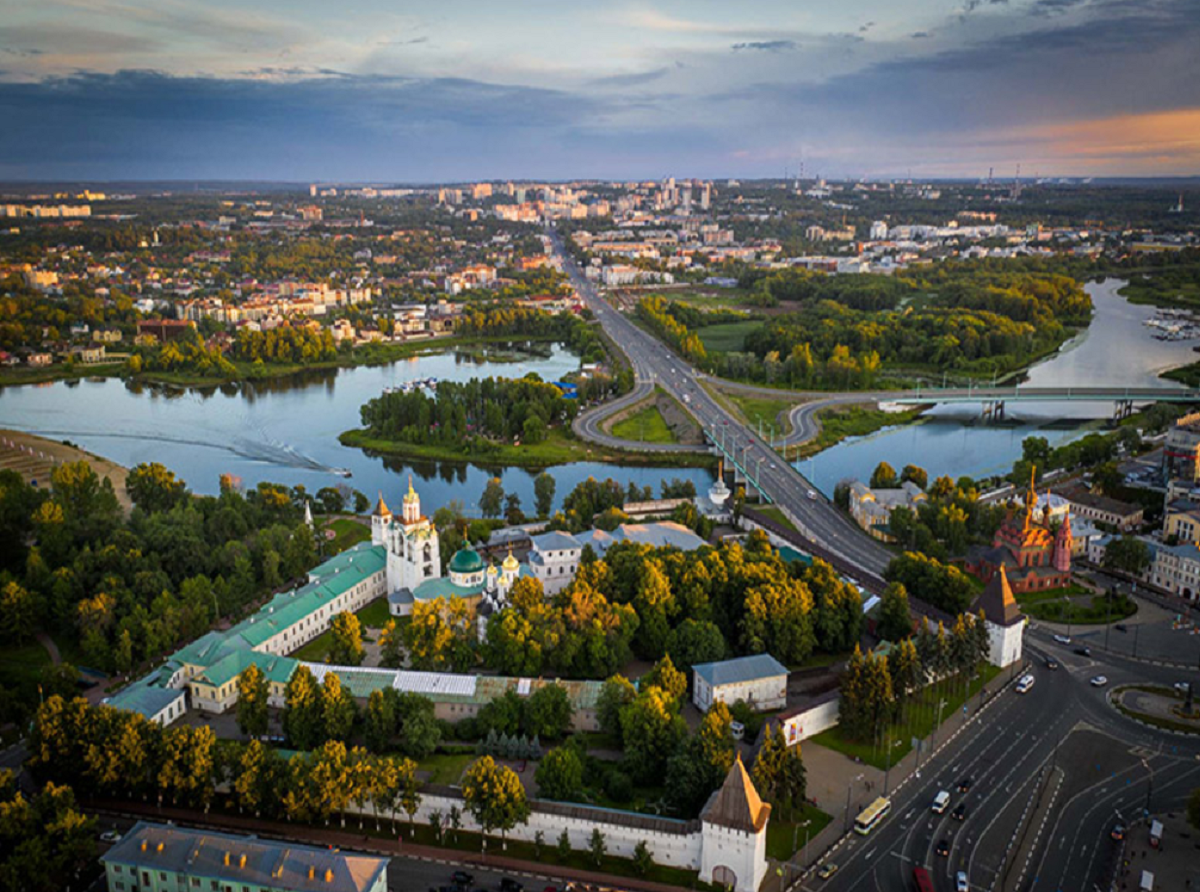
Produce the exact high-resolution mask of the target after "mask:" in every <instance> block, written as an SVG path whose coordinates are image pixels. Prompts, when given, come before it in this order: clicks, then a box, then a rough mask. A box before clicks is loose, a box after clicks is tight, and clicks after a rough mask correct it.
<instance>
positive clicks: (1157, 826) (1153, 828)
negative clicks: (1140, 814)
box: [1150, 821, 1163, 849]
mask: <svg viewBox="0 0 1200 892" xmlns="http://www.w3.org/2000/svg"><path fill="white" fill-rule="evenodd" d="M1162 835H1163V825H1162V821H1151V822H1150V845H1152V846H1153V847H1154V848H1156V849H1157V848H1158V847H1159V845H1160V844H1161V843H1162Z"/></svg>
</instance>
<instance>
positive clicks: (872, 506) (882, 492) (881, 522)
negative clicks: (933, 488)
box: [850, 480, 929, 542]
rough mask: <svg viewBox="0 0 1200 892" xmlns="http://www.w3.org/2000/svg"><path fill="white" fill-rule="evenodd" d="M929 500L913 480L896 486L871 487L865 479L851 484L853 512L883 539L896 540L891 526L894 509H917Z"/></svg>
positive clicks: (882, 540)
mask: <svg viewBox="0 0 1200 892" xmlns="http://www.w3.org/2000/svg"><path fill="white" fill-rule="evenodd" d="M928 500H929V497H928V496H927V495H925V493H924V492H923V491H922V489H921V487H919V486H917V485H916V484H915V483H913V482H912V481H911V480H905V481H904V482H903V483H902V484H900V486H899V487H897V488H895V489H871V487H869V486H867V485H866V484H865V483H863V482H862V481H859V480H855V481H854V483H852V484H851V485H850V516H851V517H853V518H854V520H855V522H856V523H858V525H859V526H860V527H862V528H863V529H864V530H866V531H867V532H868V533H869V534H870V535H871V536H872V538H875V539H878V540H879V541H881V542H895V541H896V539H895V536H893V535H892V531H891V528H890V527H889V526H888V521H889V520H891V516H892V512H893V511H894V510H895V509H896V508H899V507H901V506H903V507H905V508H909V509H911V510H912V511H914V512H915V511H916V510H917V508H918V507H919V506H920V505H921V504H922V503H923V502H926V501H928Z"/></svg>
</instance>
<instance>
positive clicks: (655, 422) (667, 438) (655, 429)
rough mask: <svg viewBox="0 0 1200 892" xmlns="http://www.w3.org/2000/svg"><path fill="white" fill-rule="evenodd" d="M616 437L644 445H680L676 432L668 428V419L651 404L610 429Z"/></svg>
mask: <svg viewBox="0 0 1200 892" xmlns="http://www.w3.org/2000/svg"><path fill="white" fill-rule="evenodd" d="M610 430H611V433H612V435H613V436H614V437H621V438H622V439H624V440H637V441H638V442H642V443H678V442H679V438H678V437H676V436H675V432H674V431H672V430H671V429H670V428H669V427H667V422H666V419H664V418H663V417H662V413H661V412H659V411H658V407H657V406H655V405H653V404H651V405H649V406H646V407H645V408H644V409H640V410H639V411H637V412H634V413H633V414H632V415H629V416H627V417H626V418H624V419H622V420H621V421H618V422H617V423H616V424H614V425H613V426H612V428H611V429H610Z"/></svg>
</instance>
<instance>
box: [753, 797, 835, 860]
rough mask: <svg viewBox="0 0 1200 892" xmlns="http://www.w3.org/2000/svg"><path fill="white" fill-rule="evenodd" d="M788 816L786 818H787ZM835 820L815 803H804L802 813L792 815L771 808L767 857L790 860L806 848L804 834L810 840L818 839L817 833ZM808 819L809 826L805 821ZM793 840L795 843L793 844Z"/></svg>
mask: <svg viewBox="0 0 1200 892" xmlns="http://www.w3.org/2000/svg"><path fill="white" fill-rule="evenodd" d="M785 818H786V820H785ZM832 820H833V815H829V814H826V813H825V812H823V811H821V809H819V808H817V807H816V806H815V805H808V804H807V803H806V804H805V805H804V809H803V811H802V812H801V813H800V814H797V815H792V814H789V813H788V812H786V811H784V810H782V809H781V810H780V811H779V813H778V814H776V813H775V809H772V810H771V820H770V822H769V823H768V824H767V857H768V858H774V859H775V860H777V861H790V860H791V858H792V856H793V855H794V854H795V853H796V852H799V851H801V850H802V849H803V848H804V835H805V834H806V833H807V834H808V838H809V841H812V840H813V839H816V837H817V834H819V833H820V832H821V831H822V830H824V829H825V827H826V825H828V824H829V822H830V821H832ZM805 821H808V826H807V827H805V826H804V822H805ZM793 841H794V842H795V845H793Z"/></svg>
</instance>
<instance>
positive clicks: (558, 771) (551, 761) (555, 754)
mask: <svg viewBox="0 0 1200 892" xmlns="http://www.w3.org/2000/svg"><path fill="white" fill-rule="evenodd" d="M535 777H536V779H537V783H538V789H539V790H540V791H541V794H542V795H543V796H545V797H547V798H549V799H559V800H562V801H567V802H569V801H572V800H576V799H578V798H579V794H580V793H581V792H582V790H583V760H582V759H580V758H579V751H578V750H577V749H576V748H575V747H574V746H572V745H571V744H570V743H568V744H566V745H564V746H560V747H556V748H555V749H552V750H550V752H548V753H546V756H545V758H543V759H542V761H541V762H540V763H539V764H538V768H537V774H536V775H535Z"/></svg>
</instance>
